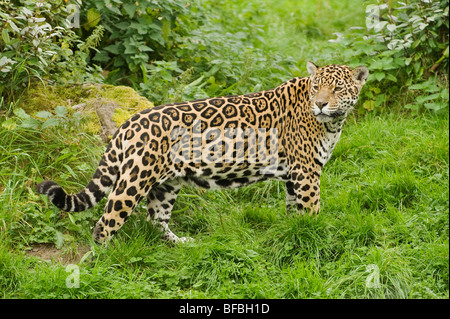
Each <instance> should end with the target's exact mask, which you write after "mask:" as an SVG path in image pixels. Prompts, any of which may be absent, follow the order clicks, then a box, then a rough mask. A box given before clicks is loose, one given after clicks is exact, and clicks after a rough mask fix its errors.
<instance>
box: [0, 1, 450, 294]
mask: <svg viewBox="0 0 450 319" xmlns="http://www.w3.org/2000/svg"><path fill="white" fill-rule="evenodd" d="M448 11H449V4H448V1H443V0H441V1H431V0H430V1H422V0H408V1H405V2H399V1H379V2H377V1H373V0H369V1H357V0H343V1H342V0H339V1H338V0H324V1H312V0H302V1H298V0H277V1H274V0H265V1H262V0H248V1H238V0H214V1H212V0H198V1H192V2H188V1H179V0H166V1H131V0H105V1H96V0H84V1H82V3H81V1H70V0H69V1H63V0H49V1H31V0H10V1H6V0H0V33H1V37H0V94H1V98H0V107H1V109H0V137H1V138H0V231H1V233H0V297H2V298H448V297H449V241H448V240H449V199H448V198H449V187H448V186H449V185H448V184H449V169H448V162H449V141H448V138H449V136H448V135H449V134H448V132H449V122H448V114H449V107H448V102H449V91H448V71H449V65H448V55H449V49H448V30H449V20H448ZM306 61H314V62H315V63H317V64H319V65H324V64H331V63H339V64H347V65H350V66H357V65H360V64H364V65H366V66H367V67H368V68H369V69H370V72H371V75H370V77H369V81H368V82H367V84H366V86H365V88H364V90H363V92H362V95H361V99H360V100H361V101H360V102H359V103H358V108H357V110H356V111H355V112H354V113H353V114H352V115H351V116H350V118H349V119H348V120H347V124H346V127H345V129H344V132H343V135H342V137H341V140H340V141H339V143H338V145H337V147H336V150H335V152H334V154H333V156H332V158H331V160H330V162H329V163H328V164H327V166H326V167H325V168H324V172H323V175H322V183H321V185H322V196H321V197H322V198H321V206H322V211H321V214H320V216H319V217H318V218H317V219H311V218H309V217H307V216H306V217H305V216H297V215H291V214H288V213H287V212H286V211H285V205H284V185H283V184H282V183H279V182H274V181H269V182H265V183H259V184H255V185H252V186H249V187H246V188H242V189H236V190H226V191H207V192H205V191H201V190H197V189H190V188H188V189H184V190H183V191H182V192H181V194H180V195H179V197H178V200H177V202H176V205H175V209H174V213H173V220H172V221H171V225H172V226H171V227H172V229H173V230H174V232H175V233H177V234H180V235H188V236H191V237H194V239H195V241H194V242H192V243H187V244H183V245H177V246H175V247H171V246H169V245H167V244H165V243H162V242H161V241H160V234H159V233H158V232H157V231H156V230H154V229H153V228H152V227H151V225H149V224H148V223H146V222H145V207H144V205H142V206H141V207H138V209H137V214H136V215H135V216H133V217H132V218H130V220H129V222H128V223H127V224H126V225H125V226H124V227H123V229H122V230H121V232H120V233H119V234H118V236H116V238H115V239H114V240H112V242H111V243H110V245H109V246H108V247H107V248H104V247H99V246H96V245H94V244H93V243H92V242H91V239H90V234H91V228H92V226H93V225H94V223H95V222H96V221H97V220H98V218H99V217H100V216H101V214H102V211H103V206H104V203H103V204H100V205H99V206H97V207H96V208H93V209H91V210H89V211H87V212H82V213H76V214H70V213H61V212H60V211H58V210H57V209H55V208H54V207H52V205H51V204H49V203H48V201H47V200H46V199H45V198H43V197H40V196H38V195H37V194H36V193H35V192H34V186H35V185H36V184H37V183H38V182H40V181H41V180H42V179H44V178H45V179H47V178H50V179H54V180H56V181H58V182H59V183H60V184H61V185H63V187H64V188H65V189H66V190H68V191H72V192H75V191H77V190H79V189H81V188H82V187H84V185H85V184H86V183H87V181H88V180H89V179H90V178H91V176H92V173H93V172H94V170H95V167H96V165H97V163H98V161H99V159H100V156H101V154H102V153H103V151H104V147H105V146H104V144H103V143H102V142H101V141H100V139H99V137H97V136H95V135H92V134H89V133H86V132H82V130H81V129H80V128H81V127H82V124H83V118H82V117H80V115H79V114H78V113H74V114H72V112H70V111H69V110H67V109H66V108H65V107H64V106H59V107H56V108H55V109H54V110H53V111H52V112H49V111H38V112H36V113H33V114H28V113H27V112H25V111H24V109H23V107H22V106H23V105H21V103H23V96H24V94H26V92H27V91H28V90H29V89H30V88H33V87H34V86H35V85H36V83H42V84H45V85H46V86H49V87H57V86H68V87H70V86H71V85H75V84H79V83H84V82H96V83H108V84H113V85H128V86H130V87H132V88H134V89H135V90H136V91H138V92H139V93H140V94H141V95H143V96H145V97H147V98H148V99H149V100H150V101H152V102H153V103H154V104H155V105H157V104H162V103H168V102H179V101H183V100H191V99H196V98H203V97H208V96H219V95H228V94H241V93H250V92H254V91H259V90H263V89H268V88H272V87H275V86H277V85H279V84H280V83H282V82H284V81H286V80H288V79H289V78H292V77H295V76H304V75H306V69H305V65H306ZM74 265H76V267H75V266H74Z"/></svg>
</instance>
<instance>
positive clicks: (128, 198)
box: [92, 176, 152, 243]
mask: <svg viewBox="0 0 450 319" xmlns="http://www.w3.org/2000/svg"><path fill="white" fill-rule="evenodd" d="M133 181H134V183H132V182H130V178H129V177H128V176H125V177H123V178H121V179H120V180H118V181H117V183H116V185H115V186H114V188H113V190H112V191H111V193H110V194H109V196H108V202H107V203H106V206H105V213H104V214H103V216H102V217H101V218H100V220H99V221H98V222H97V224H96V225H95V228H94V232H93V234H92V238H93V240H94V241H95V242H97V243H101V242H107V241H108V240H109V239H110V238H111V236H113V235H114V234H115V233H116V232H117V231H118V230H119V229H120V228H121V227H122V226H123V224H124V223H125V221H126V220H127V219H128V217H129V216H130V215H131V212H132V211H133V209H134V208H135V207H136V204H137V203H139V201H140V200H141V199H142V198H143V197H144V196H145V195H146V194H147V193H148V192H149V190H150V188H151V186H152V184H151V183H150V182H146V183H147V184H146V185H145V186H144V184H143V183H142V184H141V185H139V183H138V182H139V181H137V182H136V181H135V180H133ZM144 182H145V181H144ZM140 186H143V187H140Z"/></svg>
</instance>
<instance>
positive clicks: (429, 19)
mask: <svg viewBox="0 0 450 319" xmlns="http://www.w3.org/2000/svg"><path fill="white" fill-rule="evenodd" d="M395 5H396V6H393V2H391V1H384V2H381V3H377V4H371V5H368V6H367V8H366V26H367V30H366V29H363V28H353V29H351V30H350V31H349V32H347V33H346V34H337V35H338V39H336V40H332V41H333V42H335V43H336V44H337V45H339V46H341V47H342V55H344V56H345V57H347V58H349V59H350V60H351V61H350V62H351V63H352V64H355V65H356V64H365V65H367V66H368V68H369V69H370V70H371V76H370V77H369V80H368V84H369V85H368V89H366V90H365V91H364V95H365V96H364V97H363V99H364V101H365V102H364V104H363V108H364V109H366V110H369V111H371V110H373V109H379V108H382V107H383V106H390V105H391V104H393V103H390V102H389V101H395V102H398V97H400V96H407V97H408V99H407V100H405V101H404V106H405V108H409V109H412V110H416V111H417V110H420V109H421V108H423V107H425V108H427V109H431V110H435V111H438V110H440V109H442V108H447V107H448V100H449V94H448V71H449V62H448V55H449V52H448V50H449V45H448V31H449V21H448V11H449V5H448V1H447V0H440V1H422V0H411V1H408V2H407V3H403V2H398V3H396V4H395ZM405 93H406V95H405Z"/></svg>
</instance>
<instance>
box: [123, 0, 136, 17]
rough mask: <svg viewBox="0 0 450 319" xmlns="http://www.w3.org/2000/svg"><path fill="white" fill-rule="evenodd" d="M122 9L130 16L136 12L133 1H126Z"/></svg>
mask: <svg viewBox="0 0 450 319" xmlns="http://www.w3.org/2000/svg"><path fill="white" fill-rule="evenodd" d="M123 9H124V10H125V12H126V13H127V14H128V16H129V17H130V18H133V17H134V13H135V12H136V4H135V3H127V4H125V5H124V6H123Z"/></svg>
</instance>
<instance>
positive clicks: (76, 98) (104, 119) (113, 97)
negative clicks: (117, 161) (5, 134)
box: [18, 83, 154, 141]
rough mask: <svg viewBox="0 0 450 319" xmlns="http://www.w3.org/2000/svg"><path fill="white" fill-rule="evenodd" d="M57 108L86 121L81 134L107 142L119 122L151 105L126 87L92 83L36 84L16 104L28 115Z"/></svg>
mask: <svg viewBox="0 0 450 319" xmlns="http://www.w3.org/2000/svg"><path fill="white" fill-rule="evenodd" d="M57 106H65V107H66V108H67V110H68V111H69V113H71V114H73V113H75V112H80V113H81V114H82V115H83V118H84V119H85V120H86V121H84V124H83V128H82V129H83V131H85V132H86V133H90V134H98V135H100V136H101V137H102V139H103V140H104V141H108V140H109V139H110V138H111V136H112V135H113V134H114V132H115V130H116V129H117V128H118V127H119V126H120V125H121V124H122V123H123V122H125V121H126V120H127V119H128V118H130V117H131V116H132V115H133V114H135V113H137V112H140V111H142V110H145V109H148V108H151V107H153V106H154V104H153V103H152V102H150V101H149V100H147V99H146V98H145V97H142V96H140V95H139V94H138V93H137V92H136V91H135V90H133V89H132V88H130V87H127V86H114V85H108V84H96V83H84V84H71V85H63V86H52V85H43V84H36V85H33V86H32V87H30V89H29V90H28V91H27V92H26V93H25V94H24V96H23V97H22V98H21V99H20V101H19V104H18V107H21V108H23V109H24V110H25V111H26V112H27V113H28V114H30V115H34V114H36V113H37V112H39V111H49V112H53V111H54V109H55V108H56V107H57Z"/></svg>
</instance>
